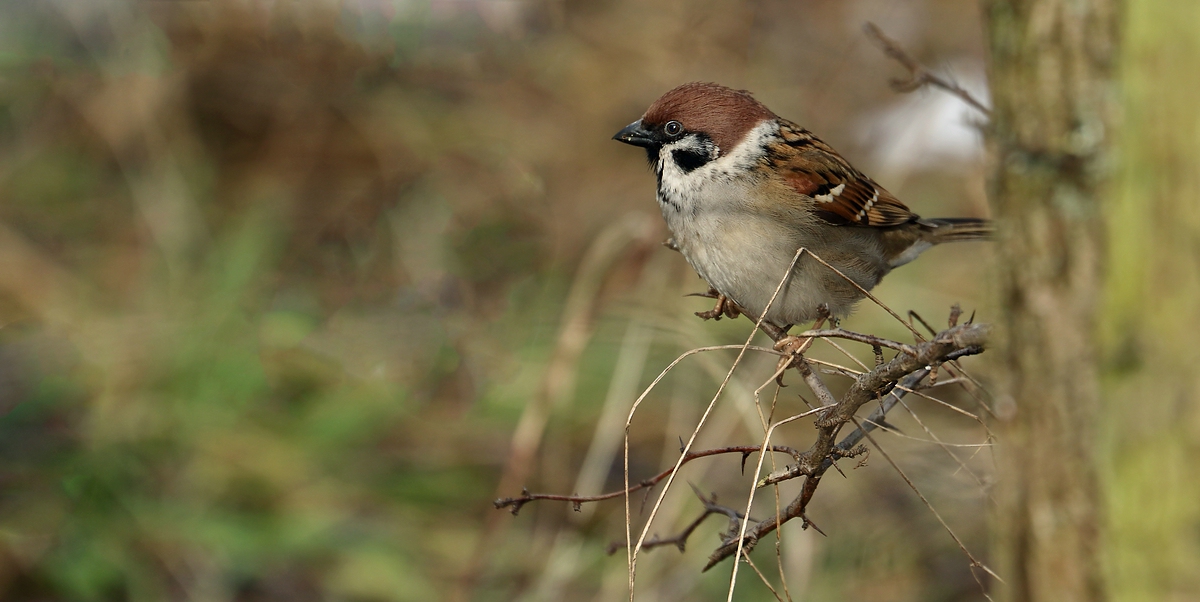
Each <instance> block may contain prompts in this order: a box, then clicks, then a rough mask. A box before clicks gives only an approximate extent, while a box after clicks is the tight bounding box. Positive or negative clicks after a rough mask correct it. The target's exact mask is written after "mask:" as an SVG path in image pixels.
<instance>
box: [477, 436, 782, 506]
mask: <svg viewBox="0 0 1200 602" xmlns="http://www.w3.org/2000/svg"><path fill="white" fill-rule="evenodd" d="M760 449H761V448H760V447H759V446H757V445H742V446H732V447H719V448H716V449H706V450H703V451H698V452H691V453H689V454H688V455H686V456H684V458H683V462H682V463H680V465H681V466H682V465H683V464H687V463H688V462H691V461H692V460H697V459H699V458H707V457H709V456H716V455H720V454H742V466H743V468H744V467H745V464H746V458H748V457H750V454H756V453H758V452H759V451H760ZM770 451H772V452H776V453H782V454H788V455H790V456H792V458H794V459H796V460H799V459H800V450H797V449H795V448H791V447H788V446H786V445H772V446H771V448H770ZM673 470H674V468H668V469H666V470H664V471H662V472H660V473H658V474H656V475H654V476H652V477H650V478H648V479H644V480H642V481H641V482H639V483H638V484H637V485H633V486H631V487H630V488H629V489H627V490H626V489H621V490H617V491H610V492H608V493H602V494H600V495H559V494H554V493H529V492H528V491H522V492H521V495H519V496H517V497H506V498H500V499H497V500H494V501H493V502H492V505H493V506H495V507H496V509H497V510H499V509H500V508H512V513H513V516H516V515H517V513H519V512H520V511H521V508H522V507H523V506H524V505H525V504H528V503H529V502H535V501H537V500H550V501H555V502H571V503H572V504H574V506H575V509H576V510H578V509H579V506H580V504H586V503H589V502H601V501H604V500H610V499H612V498H615V497H620V496H622V495H625V494H626V493H633V492H635V491H638V490H641V489H646V488H649V487H653V486H654V485H656V484H658V482H659V481H661V480H663V479H665V478H667V477H668V476H670V474H671V472H672V471H673ZM701 499H703V496H701Z"/></svg>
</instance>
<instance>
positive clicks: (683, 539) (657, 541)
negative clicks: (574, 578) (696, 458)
mask: <svg viewBox="0 0 1200 602" xmlns="http://www.w3.org/2000/svg"><path fill="white" fill-rule="evenodd" d="M688 484H689V485H691V486H692V491H694V492H695V493H696V497H697V498H700V503H701V504H703V505H704V512H702V513H701V514H700V516H698V517H696V519H695V520H693V521H692V522H691V523H689V524H688V526H686V527H684V528H683V530H682V531H680V532H679V533H678V534H676V535H672V536H671V537H662V538H660V537H659V536H657V535H655V536H654V537H652V538H650V539H649V540H647V541H646V542H645V543H643V544H642V549H643V550H650V549H652V548H657V547H660V546H665V545H673V546H675V547H677V548H679V551H680V552H683V551H685V548H686V546H687V540H688V538H689V537H691V536H692V533H693V532H694V531H695V530H696V528H697V527H699V526H700V524H701V523H703V522H704V519H706V518H708V517H710V516H712V515H714V514H721V515H724V516H726V517H727V518H729V522H730V525H731V526H730V530H731V531H733V532H735V533H736V532H737V529H736V526H737V525H738V524H739V523H740V522H741V520H742V519H744V518H745V516H744V515H743V514H742V513H740V512H738V511H737V510H734V509H733V508H730V507H728V506H722V505H720V504H718V503H717V494H715V493H712V494H709V497H707V498H706V497H704V494H703V493H701V492H700V489H698V488H697V487H696V486H695V485H692V484H691V483H688ZM623 547H625V542H623V541H614V542H612V543H610V544H608V549H607V550H605V553H607V554H608V555H609V556H612V555H613V554H614V553H616V551H617V550H619V549H621V548H623Z"/></svg>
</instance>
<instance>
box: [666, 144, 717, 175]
mask: <svg viewBox="0 0 1200 602" xmlns="http://www.w3.org/2000/svg"><path fill="white" fill-rule="evenodd" d="M671 158H673V159H675V164H676V165H678V166H679V169H682V170H683V172H684V173H691V172H692V171H694V170H696V169H698V168H700V167H703V166H704V164H705V163H708V162H709V161H712V157H711V156H709V155H708V154H707V153H698V152H696V151H691V150H682V149H681V150H676V151H671Z"/></svg>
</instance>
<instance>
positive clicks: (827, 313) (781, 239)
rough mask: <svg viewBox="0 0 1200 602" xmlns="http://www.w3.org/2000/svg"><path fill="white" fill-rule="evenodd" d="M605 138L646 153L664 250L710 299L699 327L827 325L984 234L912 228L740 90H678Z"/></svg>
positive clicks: (901, 213) (987, 225)
mask: <svg viewBox="0 0 1200 602" xmlns="http://www.w3.org/2000/svg"><path fill="white" fill-rule="evenodd" d="M613 139H614V140H618V141H620V142H624V143H626V144H631V145H634V146H640V147H642V148H644V149H645V150H646V156H647V159H648V161H649V163H650V167H651V168H652V169H653V170H654V174H655V177H656V179H657V199H658V205H659V208H660V209H661V211H662V215H663V218H664V220H665V221H666V224H667V228H668V229H669V230H670V232H671V238H670V240H668V242H667V244H668V246H670V247H671V248H673V249H676V250H678V251H679V252H680V253H682V254H683V257H684V258H685V259H686V260H687V262H688V263H689V264H691V266H692V268H694V269H695V270H696V273H697V274H698V275H699V276H700V277H701V278H703V279H704V280H705V281H706V282H707V283H708V284H709V286H710V287H711V288H710V291H709V293H708V294H707V295H705V296H712V297H715V298H716V299H717V305H716V307H714V308H713V310H712V311H709V312H697V315H699V316H701V317H703V318H706V319H707V318H717V319H720V317H721V315H722V314H724V315H728V316H731V317H736V315H737V314H738V313H739V312H740V313H746V314H748V315H750V316H751V317H753V318H755V319H760V320H761V321H763V322H766V323H769V324H771V325H773V326H775V327H777V328H780V329H782V330H783V331H784V332H786V331H787V329H788V328H790V327H791V326H793V325H795V324H800V323H807V322H810V321H819V320H824V319H826V318H828V319H830V320H832V321H834V322H835V323H836V321H837V320H840V319H841V318H844V317H846V316H848V315H849V314H850V313H851V311H852V310H853V308H854V306H855V304H856V303H857V302H858V301H860V300H862V299H863V298H864V297H865V296H866V294H865V292H864V291H870V290H871V289H872V288H873V287H874V286H875V285H876V284H878V283H879V281H880V280H881V279H882V278H883V277H884V276H885V275H887V274H888V273H889V272H891V271H892V270H893V269H895V268H897V267H899V266H902V265H904V264H906V263H908V262H910V261H912V260H914V259H916V258H917V256H918V255H920V254H921V253H922V252H923V251H925V250H927V249H929V248H930V247H932V246H934V245H938V244H941V243H945V242H958V241H975V240H986V239H987V238H989V237H990V235H991V233H992V231H993V227H992V224H991V222H990V221H989V220H986V219H980V218H969V217H967V218H938V219H927V218H922V217H920V216H919V215H917V214H916V213H913V212H912V211H910V210H909V208H908V207H907V206H905V205H904V203H902V202H900V200H899V199H897V198H896V197H895V196H894V195H892V193H890V192H888V191H887V190H885V189H884V188H883V187H882V186H880V185H879V184H877V183H876V182H875V181H874V180H872V179H871V178H869V177H867V176H866V175H864V174H863V173H862V172H860V171H858V170H857V169H855V168H854V167H853V166H852V165H850V163H849V162H848V161H847V160H846V159H845V158H843V157H842V156H841V155H840V154H838V152H837V151H835V150H834V149H833V148H832V147H830V146H829V145H828V144H826V143H825V142H824V141H822V140H821V139H820V138H818V137H816V136H815V135H814V134H813V133H812V132H810V131H808V130H806V129H804V128H803V127H800V126H799V125H797V124H795V123H793V122H791V121H789V120H787V119H784V118H782V117H780V116H778V115H776V114H775V113H774V112H772V111H771V110H770V109H768V108H767V107H766V106H765V105H763V104H762V103H761V102H759V101H758V100H757V99H755V98H754V96H753V95H751V93H750V92H747V91H745V90H736V89H733V88H728V87H726V86H722V85H720V84H715V83H707V82H692V83H687V84H683V85H681V86H678V87H676V88H674V89H672V90H670V91H668V92H667V93H666V94H663V95H662V96H661V97H660V98H659V99H658V100H656V101H654V103H653V104H651V105H650V107H649V108H648V109H647V110H646V112H645V113H644V114H643V115H642V117H641V118H640V119H638V120H637V121H634V122H633V123H631V124H629V125H628V126H626V127H625V128H623V129H621V130H620V131H619V132H617V133H616V135H614V136H613ZM800 249H804V250H805V251H806V252H804V253H801V254H800V256H799V258H798V259H797V258H796V256H797V253H798V252H799V251H800ZM817 258H819V259H820V260H818V259H817ZM794 260H795V264H794V265H793V261H794ZM822 261H823V262H824V263H822ZM825 264H828V266H827V265H825ZM829 266H832V268H835V269H831V268H830V267H829ZM785 277H786V278H785ZM781 283H782V286H781ZM777 288H778V289H779V292H778V294H776V289H777ZM772 296H775V299H774V301H773V302H772V301H771V299H772ZM768 304H769V307H768Z"/></svg>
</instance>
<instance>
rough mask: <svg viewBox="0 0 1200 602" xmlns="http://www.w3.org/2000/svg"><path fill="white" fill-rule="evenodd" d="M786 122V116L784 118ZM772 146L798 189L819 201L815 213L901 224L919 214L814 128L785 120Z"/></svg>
mask: <svg viewBox="0 0 1200 602" xmlns="http://www.w3.org/2000/svg"><path fill="white" fill-rule="evenodd" d="M781 121H782V120H781ZM780 135H781V137H782V142H780V143H777V144H775V145H774V146H773V147H772V148H771V152H770V157H771V161H772V163H773V166H774V168H775V169H777V170H778V171H779V172H781V173H782V174H783V177H784V179H785V180H786V181H787V183H788V184H789V185H791V187H792V188H793V189H795V190H796V192H799V193H800V194H803V195H805V196H808V197H811V198H812V199H813V200H815V201H816V213H817V215H818V216H819V217H821V218H822V219H824V220H825V221H827V222H829V223H831V224H834V225H838V226H847V225H856V226H877V227H883V226H898V225H900V224H906V223H909V222H911V221H914V220H916V219H918V216H917V215H916V214H915V213H913V212H912V211H909V210H908V207H906V206H904V203H901V202H900V200H899V199H897V198H896V197H894V196H892V193H890V192H888V191H886V190H884V189H883V187H882V186H880V185H879V184H876V183H875V182H874V181H872V180H871V179H870V178H868V177H867V176H864V175H863V174H862V173H860V172H859V171H858V170H856V169H854V167H852V166H851V165H850V164H849V163H848V162H846V160H845V159H843V158H842V156H841V155H839V154H837V151H835V150H833V149H832V148H830V146H829V145H828V144H825V143H824V142H822V141H821V140H820V139H819V138H817V137H816V136H814V135H813V134H812V132H809V131H808V130H806V129H804V128H801V127H799V126H797V125H796V124H794V123H791V122H787V121H784V122H783V126H782V127H781V129H780Z"/></svg>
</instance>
